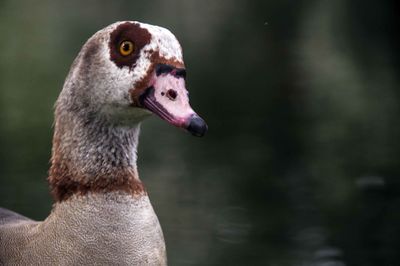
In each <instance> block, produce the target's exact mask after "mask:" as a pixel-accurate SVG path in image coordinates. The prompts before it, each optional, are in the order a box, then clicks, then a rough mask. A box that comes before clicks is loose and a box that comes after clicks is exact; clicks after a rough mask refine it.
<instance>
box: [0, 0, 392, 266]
mask: <svg viewBox="0 0 400 266" xmlns="http://www.w3.org/2000/svg"><path fill="white" fill-rule="evenodd" d="M396 10H397V9H396V4H395V1H394V0H393V1H391V0H388V1H361V0H351V1H345V0H337V1H328V0H323V1H302V0H299V1H288V0H259V1H245V0H242V1H241V0H236V1H234V0H232V1H229V0H221V1H214V0H203V1H195V0H169V1H161V0H157V1H100V0H96V1H95V0H89V1H78V0H71V1H61V0H43V1H33V0H31V1H29V0H26V1H11V0H8V1H5V0H0V36H1V39H0V40H1V41H0V121H1V123H0V146H1V149H0V206H3V207H6V208H10V209H13V210H15V211H18V212H20V213H22V214H24V215H26V216H29V217H32V218H34V219H44V218H45V217H46V216H47V215H48V213H49V211H50V209H51V204H52V199H51V197H50V195H49V192H48V187H47V183H46V176H47V170H48V167H49V158H50V149H51V139H52V122H53V104H54V102H55V100H56V98H57V96H58V93H59V92H60V90H61V88H62V85H63V81H64V78H65V77H66V75H67V73H68V70H69V67H70V65H71V63H72V61H73V59H74V58H75V56H76V55H77V53H78V52H79V50H80V48H81V46H82V44H83V43H84V42H85V41H86V40H87V39H88V38H89V37H90V36H91V35H92V34H93V33H95V32H96V31H97V30H99V29H101V28H103V27H105V26H106V25H108V24H111V23H112V22H115V21H118V20H138V21H142V22H148V23H151V24H156V25H161V26H164V27H167V28H169V29H170V30H171V31H172V32H174V33H175V35H176V36H177V37H178V39H179V40H180V42H181V44H182V46H183V49H184V56H185V62H186V66H187V71H188V80H187V82H188V87H189V90H190V95H191V103H192V106H193V107H194V109H195V110H196V111H197V112H198V113H199V114H200V115H202V116H203V118H204V119H205V120H206V121H207V123H208V125H209V132H208V134H207V135H206V137H205V138H202V139H198V138H194V137H192V136H190V135H189V134H187V133H185V132H183V131H180V130H178V129H176V128H174V127H171V126H170V125H168V124H167V123H165V122H164V121H161V120H160V119H158V118H151V119H149V120H148V121H145V122H144V123H143V126H142V135H141V139H140V141H141V142H140V149H139V170H140V174H141V178H142V180H143V181H144V182H145V184H146V186H147V189H148V191H149V194H150V198H151V200H152V202H153V205H154V208H155V209H156V212H157V214H158V216H159V219H160V222H161V225H162V227H163V230H164V234H165V238H166V242H167V250H168V259H169V263H170V265H271V266H280V265H283V266H285V265H324V266H325V265H329V266H331V265H335V266H338V265H340V266H342V265H362V266H369V265H383V266H390V265H400V252H399V250H400V181H399V178H400V140H399V136H400V126H399V118H398V117H399V115H400V108H399V102H400V98H399V97H400V90H399V47H400V45H399V41H398V39H397V35H398V32H397V30H396V28H397V26H395V25H397V24H398V20H399V15H398V12H397V11H396Z"/></svg>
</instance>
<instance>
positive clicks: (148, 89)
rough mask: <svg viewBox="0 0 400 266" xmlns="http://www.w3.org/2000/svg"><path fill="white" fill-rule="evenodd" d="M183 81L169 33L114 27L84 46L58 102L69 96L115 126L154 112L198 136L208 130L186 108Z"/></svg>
mask: <svg viewBox="0 0 400 266" xmlns="http://www.w3.org/2000/svg"><path fill="white" fill-rule="evenodd" d="M185 78H186V69H185V65H184V62H183V57H182V48H181V46H180V44H179V42H178V40H177V39H176V37H175V36H174V35H173V34H172V33H171V32H170V31H169V30H167V29H165V28H162V27H158V26H153V25H149V24H145V23H139V22H135V21H125V22H117V23H114V24H112V25H110V26H108V27H106V28H104V29H102V30H100V31H98V32H97V33H96V34H94V35H93V36H92V37H91V38H90V39H89V40H88V41H87V42H86V43H85V45H84V46H83V48H82V50H81V52H80V53H79V55H78V57H77V59H76V60H75V62H74V64H73V65H72V67H71V71H70V74H69V76H68V78H67V80H66V82H65V85H64V89H63V92H62V94H61V95H60V98H59V101H63V99H64V102H68V101H69V100H68V99H71V96H72V98H73V99H74V102H77V103H79V105H78V106H84V107H86V108H84V110H85V112H86V111H87V110H89V112H91V113H92V115H102V116H105V117H107V118H108V119H110V120H112V121H114V122H116V123H133V122H138V121H140V120H142V119H143V118H144V117H146V116H148V115H149V114H151V113H154V114H156V115H158V116H159V117H161V118H162V119H164V120H166V121H167V122H169V123H170V124H172V125H174V126H177V127H180V128H184V129H186V130H188V131H189V132H191V133H192V134H193V135H196V136H203V135H204V134H205V133H206V131H207V125H206V123H205V122H204V120H203V119H201V118H200V117H199V116H198V115H197V114H196V113H195V112H194V111H193V109H192V108H191V106H190V104H189V97H188V91H187V89H186V85H185ZM71 106H72V105H71ZM74 106H75V105H74ZM74 108H75V109H77V108H76V107H74ZM78 109H79V108H78Z"/></svg>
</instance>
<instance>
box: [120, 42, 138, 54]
mask: <svg viewBox="0 0 400 266" xmlns="http://www.w3.org/2000/svg"><path fill="white" fill-rule="evenodd" d="M134 51H135V45H134V44H133V42H131V41H123V42H121V44H120V45H119V53H120V54H121V55H122V56H128V55H130V54H131V53H133V52H134Z"/></svg>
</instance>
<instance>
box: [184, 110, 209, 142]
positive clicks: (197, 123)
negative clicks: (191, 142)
mask: <svg viewBox="0 0 400 266" xmlns="http://www.w3.org/2000/svg"><path fill="white" fill-rule="evenodd" d="M186 129H187V131H189V132H190V133H192V135H193V136H196V137H202V136H204V135H205V134H206V132H207V130H208V126H207V124H206V122H204V120H203V119H202V118H201V117H200V116H198V115H194V116H193V117H192V118H191V119H190V123H189V126H188V127H187V128H186Z"/></svg>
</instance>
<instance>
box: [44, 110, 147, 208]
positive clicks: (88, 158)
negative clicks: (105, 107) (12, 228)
mask: <svg viewBox="0 0 400 266" xmlns="http://www.w3.org/2000/svg"><path fill="white" fill-rule="evenodd" d="M82 113H83V112H80V114H74V113H73V112H68V111H65V110H64V109H63V108H56V119H55V130H54V137H53V149H52V159H51V168H50V171H49V178H48V180H49V183H50V187H51V191H52V194H53V196H54V198H55V200H56V202H61V201H64V200H66V199H68V198H70V197H71V196H72V195H86V194H88V193H107V192H111V191H121V192H124V193H128V194H131V195H141V194H145V193H146V192H145V189H144V186H143V184H142V182H141V181H140V180H139V176H138V171H137V166H136V159H137V145H138V137H139V131H140V124H139V123H137V124H133V125H129V126H126V125H116V124H113V123H110V122H109V121H107V119H104V118H101V117H99V116H96V115H91V114H90V112H87V113H86V114H85V115H82Z"/></svg>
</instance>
